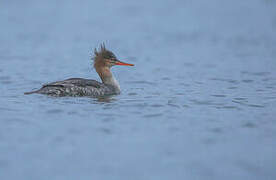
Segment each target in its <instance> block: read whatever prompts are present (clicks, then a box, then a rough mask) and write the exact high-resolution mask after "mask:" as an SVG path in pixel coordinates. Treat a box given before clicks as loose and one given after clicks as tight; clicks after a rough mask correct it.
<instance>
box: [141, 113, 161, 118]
mask: <svg viewBox="0 0 276 180" xmlns="http://www.w3.org/2000/svg"><path fill="white" fill-rule="evenodd" d="M161 116H163V114H162V113H155V114H146V115H143V117H144V118H155V117H161Z"/></svg>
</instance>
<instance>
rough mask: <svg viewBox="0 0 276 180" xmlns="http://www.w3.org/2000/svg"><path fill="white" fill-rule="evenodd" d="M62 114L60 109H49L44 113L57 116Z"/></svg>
mask: <svg viewBox="0 0 276 180" xmlns="http://www.w3.org/2000/svg"><path fill="white" fill-rule="evenodd" d="M62 112H63V110H61V109H50V110H47V111H46V113H48V114H59V113H62Z"/></svg>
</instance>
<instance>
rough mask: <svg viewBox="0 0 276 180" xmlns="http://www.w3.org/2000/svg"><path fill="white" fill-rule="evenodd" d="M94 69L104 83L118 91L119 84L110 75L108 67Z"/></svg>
mask: <svg viewBox="0 0 276 180" xmlns="http://www.w3.org/2000/svg"><path fill="white" fill-rule="evenodd" d="M96 71H97V73H98V74H99V76H100V78H101V80H102V82H103V83H104V84H108V85H111V86H113V87H114V88H115V90H116V91H117V92H118V93H119V92H120V85H119V83H118V81H117V80H116V79H115V78H114V76H113V75H112V73H111V71H110V68H109V67H101V68H96Z"/></svg>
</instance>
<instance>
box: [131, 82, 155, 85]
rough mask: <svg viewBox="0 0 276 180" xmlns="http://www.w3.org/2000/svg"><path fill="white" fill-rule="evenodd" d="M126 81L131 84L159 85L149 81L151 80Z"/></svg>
mask: <svg viewBox="0 0 276 180" xmlns="http://www.w3.org/2000/svg"><path fill="white" fill-rule="evenodd" d="M126 83H129V84H147V85H157V84H156V83H154V82H149V81H127V82H126Z"/></svg>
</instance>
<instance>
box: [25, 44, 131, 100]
mask: <svg viewBox="0 0 276 180" xmlns="http://www.w3.org/2000/svg"><path fill="white" fill-rule="evenodd" d="M94 54H95V56H94V58H92V59H94V68H95V69H96V71H97V73H98V74H99V76H100V78H101V80H102V83H101V82H98V81H96V80H91V79H82V78H70V79H66V80H64V81H57V82H53V83H49V84H45V85H43V86H42V88H41V89H39V90H36V91H32V92H26V93H25V94H32V93H39V94H46V95H52V96H92V97H99V96H104V95H115V94H119V93H120V85H119V83H118V82H117V80H116V79H115V78H114V76H113V75H112V73H111V71H110V68H111V67H112V66H114V65H122V66H134V65H133V64H128V63H124V62H122V61H119V60H118V59H117V58H116V56H115V55H114V54H113V53H112V52H111V51H109V50H107V49H106V48H105V46H104V44H102V45H101V47H100V50H99V51H97V49H96V48H95V51H94Z"/></svg>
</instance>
